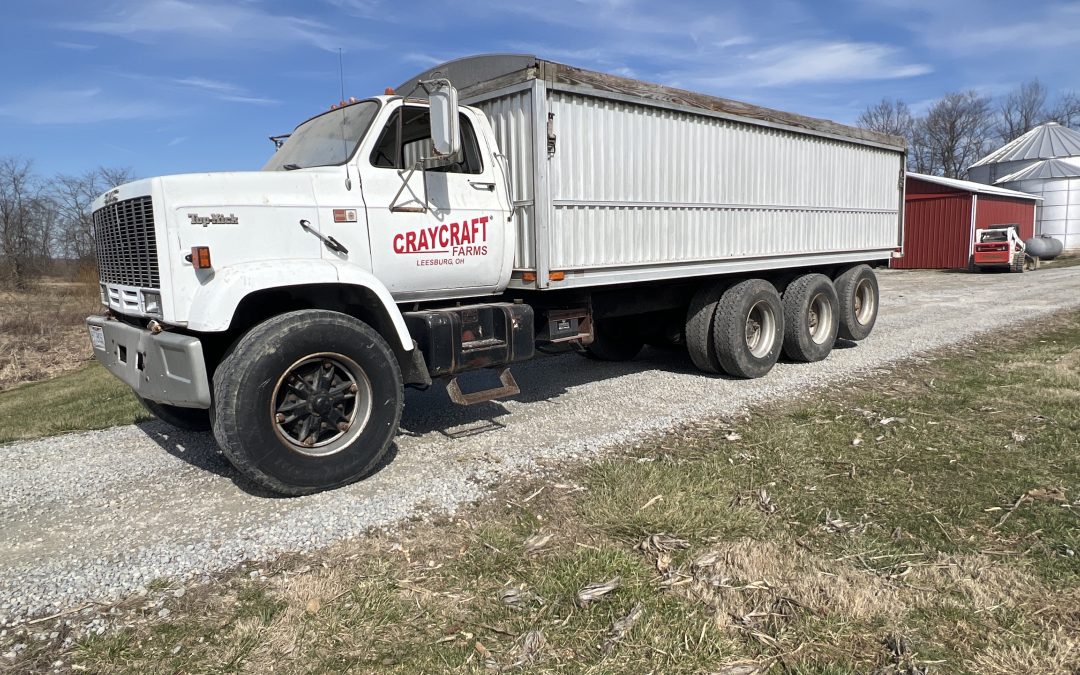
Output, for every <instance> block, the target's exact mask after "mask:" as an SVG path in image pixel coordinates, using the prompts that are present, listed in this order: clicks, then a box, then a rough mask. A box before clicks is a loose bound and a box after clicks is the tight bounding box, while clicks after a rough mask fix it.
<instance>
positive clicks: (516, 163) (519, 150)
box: [470, 89, 536, 269]
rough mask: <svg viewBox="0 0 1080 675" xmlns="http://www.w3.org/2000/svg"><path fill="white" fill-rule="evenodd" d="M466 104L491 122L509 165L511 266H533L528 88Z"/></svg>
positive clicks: (533, 195) (533, 142)
mask: <svg viewBox="0 0 1080 675" xmlns="http://www.w3.org/2000/svg"><path fill="white" fill-rule="evenodd" d="M470 105H474V106H476V107H477V108H479V109H480V110H481V111H483V113H484V114H485V115H486V116H487V118H488V120H490V121H491V126H492V128H493V129H494V131H495V139H496V142H497V143H498V144H499V149H500V151H501V152H502V154H504V155H506V157H507V161H508V163H509V165H510V182H511V185H512V186H513V192H514V203H515V204H517V205H518V210H517V213H516V215H515V217H514V222H515V226H516V227H517V251H516V253H515V255H514V268H515V269H535V267H536V256H535V251H536V228H535V217H536V216H535V214H536V206H535V203H534V200H535V198H536V191H535V186H534V185H533V171H534V166H535V162H536V157H535V156H536V152H535V150H534V149H535V147H536V140H535V137H534V134H533V126H534V125H533V94H532V90H531V89H527V90H524V91H518V92H515V93H512V94H508V95H505V96H499V97H498V98H493V99H489V100H485V101H480V102H476V103H471V104H470ZM488 161H491V160H488Z"/></svg>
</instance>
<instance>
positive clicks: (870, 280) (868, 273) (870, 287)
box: [833, 265, 880, 342]
mask: <svg viewBox="0 0 1080 675" xmlns="http://www.w3.org/2000/svg"><path fill="white" fill-rule="evenodd" d="M833 287H834V288H836V296H837V298H839V300H840V325H839V328H838V330H837V335H839V336H840V337H842V338H844V339H845V340H854V341H856V342H858V341H859V340H865V339H866V338H867V336H869V335H870V332H871V331H873V330H874V323H876V322H877V314H878V305H879V304H880V295H879V292H878V282H877V275H875V274H874V270H872V269H870V267H869V266H868V265H856V266H855V267H852V268H851V269H849V270H847V271H846V272H844V273H843V274H841V275H840V276H838V277H836V280H835V281H833Z"/></svg>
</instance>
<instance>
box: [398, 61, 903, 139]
mask: <svg viewBox="0 0 1080 675" xmlns="http://www.w3.org/2000/svg"><path fill="white" fill-rule="evenodd" d="M437 77H443V78H446V79H449V80H450V81H451V82H453V84H454V86H455V87H457V88H458V90H459V91H460V93H461V98H462V99H463V100H468V99H470V98H476V97H479V96H482V95H483V94H486V93H491V92H495V91H498V90H500V89H505V88H508V87H512V86H513V85H516V84H520V83H523V82H528V81H530V80H535V79H539V80H543V81H544V82H546V83H547V84H548V86H549V87H552V88H554V89H567V90H569V91H576V92H580V93H586V94H588V93H592V94H593V95H596V96H600V97H602V98H616V99H622V100H627V101H632V102H636V103H640V104H643V105H653V106H658V107H664V108H674V109H680V110H685V111H688V112H693V111H695V110H699V111H705V112H707V113H712V114H714V115H718V116H721V117H730V118H733V119H736V120H742V121H746V122H749V123H755V122H757V123H763V124H765V125H768V126H775V127H780V128H785V129H790V130H793V131H806V132H810V133H812V134H815V135H824V136H829V137H832V138H839V139H843V140H850V141H852V142H855V143H860V142H861V143H868V144H872V145H877V146H881V147H885V148H890V149H894V150H899V151H901V152H903V151H904V150H905V149H906V147H907V144H906V141H905V140H904V139H903V138H901V137H899V136H892V135H889V134H882V133H878V132H876V131H871V130H870V129H860V128H859V127H853V126H848V125H846V124H839V123H837V122H832V121H830V120H825V119H819V118H815V117H807V116H805V115H799V114H796V113H789V112H784V111H781V110H774V109H772V108H764V107H761V106H757V105H753V104H751V103H744V102H742V101H733V100H731V99H727V98H720V97H717V96H709V95H707V94H700V93H696V92H692V91H687V90H685V89H677V88H675V87H668V86H666V85H662V84H653V83H650V82H643V81H641V80H634V79H631V78H628V77H621V76H618V75H609V74H606V73H599V72H596V71H592V70H585V69H583V68H575V67H574V66H568V65H565V64H562V63H556V62H554V61H546V60H543V59H539V58H537V57H535V56H531V55H527V54H483V55H479V56H468V57H465V58H461V59H456V60H454V61H448V62H446V63H442V64H439V65H437V66H434V67H432V68H429V69H428V70H426V71H424V72H423V73H420V74H418V75H416V76H414V77H412V78H409V79H408V80H406V81H405V82H404V83H402V84H401V86H399V87H398V88H397V91H398V92H399V93H401V94H404V95H406V96H408V95H409V94H410V93H411V92H412V91H414V90H415V89H416V86H417V82H418V81H420V80H425V79H432V78H437Z"/></svg>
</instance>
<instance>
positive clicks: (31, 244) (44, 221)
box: [0, 157, 54, 290]
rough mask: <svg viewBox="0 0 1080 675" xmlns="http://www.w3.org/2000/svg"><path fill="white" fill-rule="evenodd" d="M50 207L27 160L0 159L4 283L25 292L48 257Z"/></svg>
mask: <svg viewBox="0 0 1080 675" xmlns="http://www.w3.org/2000/svg"><path fill="white" fill-rule="evenodd" d="M50 208H51V204H50V203H49V201H48V199H47V198H45V197H44V195H43V194H42V191H41V189H40V182H39V181H38V179H37V176H35V175H34V173H33V167H32V164H31V162H30V161H29V160H25V159H16V158H14V157H5V158H0V271H2V273H3V276H4V277H5V281H7V282H9V283H10V284H11V285H13V286H14V287H15V288H17V289H20V290H22V289H25V288H27V287H28V286H29V283H30V281H31V279H32V278H33V277H34V276H35V275H36V274H39V273H40V272H41V270H42V268H43V266H44V264H45V262H46V261H47V260H48V258H49V255H50V253H51V249H52V245H53V241H52V235H53V233H54V230H53V222H54V221H53V218H52V214H51V213H50Z"/></svg>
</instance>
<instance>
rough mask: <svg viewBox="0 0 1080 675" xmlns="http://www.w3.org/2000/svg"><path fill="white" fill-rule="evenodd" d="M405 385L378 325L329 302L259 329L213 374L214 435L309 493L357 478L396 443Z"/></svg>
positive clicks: (247, 460)
mask: <svg viewBox="0 0 1080 675" xmlns="http://www.w3.org/2000/svg"><path fill="white" fill-rule="evenodd" d="M403 400H404V394H403V391H402V384H401V371H400V370H399V368H398V363H397V359H396V358H395V356H394V353H393V352H392V351H391V349H390V346H389V345H387V344H386V341H385V340H383V338H382V336H380V335H379V334H378V333H377V332H376V331H375V330H374V329H373V328H371V327H370V326H368V325H367V324H365V323H363V322H362V321H359V320H358V319H355V318H353V317H351V316H348V315H345V314H340V313H338V312H330V311H325V310H301V311H295V312H288V313H286V314H281V315H279V316H276V317H273V318H271V319H268V320H267V321H265V322H263V323H261V324H259V325H257V326H255V327H254V328H252V329H251V330H250V331H248V333H247V334H246V335H244V336H243V337H242V338H240V340H239V341H238V342H237V343H236V345H235V346H234V347H233V348H232V350H231V351H230V352H229V353H228V354H227V355H226V356H225V358H224V359H223V360H222V362H221V365H220V366H218V369H217V372H216V373H215V374H214V436H215V438H217V441H218V444H219V445H220V446H221V449H222V451H223V452H224V453H225V456H226V457H228V458H229V461H231V462H232V463H233V465H234V466H235V467H236V468H237V469H238V470H239V471H240V472H241V473H243V474H244V475H245V476H247V477H248V478H250V479H251V480H253V481H254V482H256V483H258V484H259V485H261V486H263V487H265V488H268V489H270V490H273V491H274V492H278V493H281V494H285V495H303V494H311V493H313V492H319V491H320V490H326V489H329V488H334V487H338V486H341V485H345V484H347V483H352V482H354V481H356V480H358V479H360V478H362V477H364V476H365V475H367V474H368V473H370V472H371V470H372V469H374V468H375V467H376V466H377V465H378V463H379V461H380V460H381V459H382V458H383V456H384V455H385V454H386V452H387V450H388V449H389V448H390V444H391V442H392V441H393V439H394V435H395V434H396V433H397V428H398V422H399V421H400V419H401V408H402V403H403Z"/></svg>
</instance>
